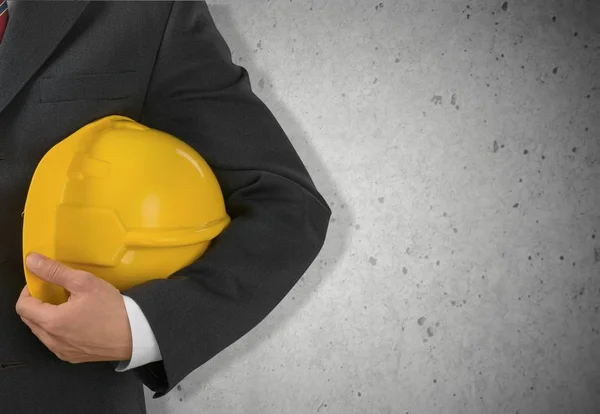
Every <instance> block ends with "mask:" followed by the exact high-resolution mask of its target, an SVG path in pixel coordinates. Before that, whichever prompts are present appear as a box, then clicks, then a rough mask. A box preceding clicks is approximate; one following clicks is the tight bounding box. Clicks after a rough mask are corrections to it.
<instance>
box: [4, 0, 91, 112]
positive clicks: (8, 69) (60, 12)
mask: <svg viewBox="0 0 600 414" xmlns="http://www.w3.org/2000/svg"><path fill="white" fill-rule="evenodd" d="M88 3H89V2H88V1H57V2H55V1H41V2H30V1H15V2H14V3H12V4H11V9H10V14H9V23H8V27H7V31H6V33H5V35H4V39H3V40H2V45H0V113H1V112H2V111H4V109H5V108H6V107H7V106H8V104H9V103H10V102H11V101H12V100H13V99H14V97H15V96H16V95H17V93H18V92H19V91H20V90H21V89H22V88H23V86H25V84H26V83H27V82H28V81H29V80H30V79H31V77H32V76H33V75H34V74H35V73H36V71H37V70H38V69H39V68H40V67H41V66H42V64H43V63H44V62H45V61H46V60H47V59H48V58H49V57H50V55H51V54H52V52H53V51H54V49H55V48H56V47H57V46H58V44H59V43H60V41H61V40H62V39H63V38H64V37H65V35H66V34H67V32H68V31H69V29H71V27H72V26H73V24H75V22H76V21H77V19H78V18H79V16H80V15H81V13H82V12H83V10H84V9H85V7H86V6H87V4H88Z"/></svg>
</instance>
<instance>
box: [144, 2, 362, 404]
mask: <svg viewBox="0 0 600 414" xmlns="http://www.w3.org/2000/svg"><path fill="white" fill-rule="evenodd" d="M209 8H210V11H211V14H212V16H213V18H214V20H215V23H216V25H217V27H218V28H219V30H220V32H221V34H222V35H223V37H224V38H225V40H226V41H227V44H228V45H229V47H230V49H231V52H232V54H233V56H234V57H235V59H234V60H235V63H237V64H240V65H241V66H243V67H245V68H246V69H247V70H248V72H249V74H250V78H251V80H252V84H253V90H255V92H257V88H256V87H255V85H256V84H257V83H259V82H260V84H261V85H262V84H263V82H264V84H265V85H270V84H271V83H272V82H270V80H269V76H268V74H267V73H265V71H263V70H262V69H261V68H259V67H258V66H257V65H256V62H255V61H254V56H253V53H252V48H250V47H249V45H248V44H247V43H246V42H245V41H244V40H243V36H242V34H240V33H238V32H237V30H236V27H235V24H234V21H233V19H232V15H231V10H230V6H227V5H209ZM239 56H241V57H243V61H242V62H239V61H238V59H237V57H239ZM272 92H273V93H272V94H271V96H269V97H268V98H263V97H262V96H261V99H263V101H264V102H265V104H266V105H267V106H268V107H269V109H270V110H271V111H272V112H273V113H274V114H275V115H276V117H277V120H278V121H279V123H280V125H281V126H282V127H283V129H284V131H285V132H286V133H287V135H288V137H289V139H290V141H291V142H292V144H293V145H294V147H295V148H296V151H297V152H298V153H299V155H300V157H301V158H302V160H303V162H304V164H305V165H306V167H307V169H308V171H309V173H310V174H311V177H312V178H313V180H314V182H315V185H316V186H317V188H318V190H319V191H320V192H321V194H322V195H323V197H324V198H325V200H327V202H328V203H329V205H330V206H331V207H332V210H333V215H332V217H333V220H332V221H331V222H330V226H329V231H328V236H327V240H326V242H325V245H324V247H323V249H322V250H321V253H320V255H319V257H318V258H317V260H316V263H314V264H313V266H311V268H310V269H309V270H308V271H307V273H306V274H305V275H304V276H303V277H302V279H301V280H300V281H299V282H298V284H297V285H296V286H295V287H294V289H293V290H292V292H291V293H290V294H289V295H288V297H289V296H292V295H293V296H294V297H295V300H294V301H291V300H287V299H286V300H283V301H282V302H281V303H280V304H279V306H278V307H277V308H276V309H275V310H274V311H273V312H272V313H271V314H270V315H269V316H268V317H267V318H266V319H265V320H264V321H263V322H262V323H261V324H259V325H258V326H257V327H256V328H255V329H254V330H252V331H251V332H250V333H248V334H247V335H246V336H244V337H243V338H242V339H240V340H239V341H238V342H236V343H235V344H233V345H232V346H230V347H229V348H227V349H226V350H224V351H223V352H221V353H220V354H219V355H217V356H216V357H214V358H213V359H212V360H210V361H209V362H207V363H206V364H204V365H203V366H202V367H200V368H199V369H198V370H197V371H196V372H195V373H193V374H192V375H190V377H189V378H188V379H189V380H192V381H193V382H194V384H195V385H196V389H195V390H194V391H196V392H198V391H199V389H198V387H197V384H206V383H207V382H209V381H210V380H211V379H212V378H213V377H214V376H215V375H217V374H218V373H220V372H221V371H223V370H226V369H228V368H229V367H230V366H231V365H232V363H233V362H234V361H235V360H237V359H239V358H243V357H244V356H245V355H246V354H247V353H248V352H250V351H252V350H253V349H255V348H256V347H257V346H259V345H260V343H261V342H262V341H263V339H264V338H268V337H270V336H271V335H272V334H274V333H275V332H276V331H277V330H278V328H280V327H281V326H282V325H284V324H285V323H286V322H287V321H289V320H291V319H292V318H293V316H294V315H295V314H296V312H297V311H298V310H299V309H300V308H302V307H303V305H304V304H305V303H306V302H307V301H308V300H309V297H310V295H311V293H312V292H314V291H316V289H317V288H318V285H319V283H320V282H321V280H323V278H325V277H326V276H327V275H329V274H331V273H332V272H333V269H334V268H335V264H336V263H337V261H338V259H339V258H340V257H341V256H342V254H343V253H344V251H345V250H346V248H347V245H348V241H349V238H350V226H351V225H352V223H353V222H354V217H353V214H352V211H351V209H350V208H343V206H344V205H345V204H347V203H346V202H345V201H344V200H343V199H342V198H341V196H340V195H339V193H338V190H337V189H336V187H335V184H334V182H333V180H332V178H331V177H330V176H329V173H328V170H327V166H326V165H324V164H323V162H322V160H321V158H320V156H319V154H317V153H316V151H315V150H314V149H313V148H311V146H310V144H309V142H310V140H309V139H308V137H307V136H306V132H305V131H304V129H303V128H302V125H301V124H300V122H299V121H298V120H296V119H295V117H294V115H293V113H292V111H290V110H289V109H288V108H287V107H286V105H285V103H284V102H282V101H281V100H280V99H278V98H277V96H276V91H275V90H273V91H272ZM258 95H259V96H260V93H258ZM314 139H316V140H318V139H319V137H315V138H314ZM186 382H187V380H186ZM190 388H192V387H190ZM146 391H147V390H146ZM146 395H147V397H148V398H147V400H148V413H149V414H158V413H164V412H168V411H171V410H169V409H167V406H166V404H167V402H168V401H169V400H170V399H169V398H168V397H167V398H162V399H159V400H151V399H150V393H148V392H147V394H146ZM173 400H175V399H173Z"/></svg>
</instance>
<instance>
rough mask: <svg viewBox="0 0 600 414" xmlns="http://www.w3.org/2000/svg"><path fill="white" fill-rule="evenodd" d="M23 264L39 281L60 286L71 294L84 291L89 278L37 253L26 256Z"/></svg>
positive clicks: (83, 273)
mask: <svg viewBox="0 0 600 414" xmlns="http://www.w3.org/2000/svg"><path fill="white" fill-rule="evenodd" d="M25 263H26V265H27V267H28V268H29V270H31V271H32V272H33V273H34V274H35V275H36V276H37V277H39V278H40V279H42V280H45V281H46V282H49V283H53V284H55V285H58V286H62V287H63V288H65V289H66V290H68V291H69V292H71V293H77V292H81V291H83V290H85V286H86V282H87V281H88V280H89V277H90V276H91V275H90V274H89V273H86V272H80V271H77V270H75V269H71V268H70V267H67V266H65V265H63V264H62V263H60V262H57V261H56V260H52V259H50V258H48V257H45V256H42V255H41V254H38V253H30V254H29V255H27V259H26V261H25Z"/></svg>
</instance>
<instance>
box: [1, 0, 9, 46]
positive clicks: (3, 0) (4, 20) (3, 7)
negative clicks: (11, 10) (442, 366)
mask: <svg viewBox="0 0 600 414" xmlns="http://www.w3.org/2000/svg"><path fill="white" fill-rule="evenodd" d="M7 23H8V3H7V2H6V0H0V42H2V38H3V37H4V31H5V30H6V24H7Z"/></svg>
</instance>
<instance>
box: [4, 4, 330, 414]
mask: <svg viewBox="0 0 600 414" xmlns="http://www.w3.org/2000/svg"><path fill="white" fill-rule="evenodd" d="M14 6H15V7H13V8H12V9H11V13H10V20H9V26H8V30H7V32H6V35H5V38H4V41H3V42H2V44H0V201H1V205H0V229H1V232H2V233H1V237H0V328H1V332H0V412H2V413H6V414H17V413H18V414H29V413H44V414H53V413H86V414H93V413H102V414H106V413H112V414H114V413H126V414H134V413H141V412H144V401H143V393H142V387H141V384H142V382H143V383H145V384H146V385H147V386H148V387H149V388H150V389H152V390H153V391H154V392H156V394H155V396H162V395H164V394H165V393H167V392H169V391H170V390H171V389H172V388H173V387H174V386H175V385H177V384H178V383H179V382H180V381H181V380H182V379H183V378H184V377H185V376H186V375H188V374H189V373H190V372H191V371H193V370H194V369H196V368H198V367H199V366H201V365H202V364H203V363H205V362H206V361H207V360H209V359H210V358H212V357H213V356H214V355H216V354H217V353H219V352H220V351H221V350H223V349H224V348H226V347H227V346H229V345H230V344H232V343H233V342H234V341H236V340H237V339H239V338H240V337H241V336H243V335H244V334H246V333H247V332H248V331H249V330H250V329H252V328H253V327H254V326H256V325H257V324H258V323H259V322H260V321H261V320H262V319H263V318H264V317H265V316H266V315H267V314H268V313H269V312H270V311H271V310H272V309H273V308H274V307H275V306H276V305H277V304H278V303H279V301H280V300H281V299H282V298H283V297H284V296H285V295H286V294H287V293H288V292H289V290H290V289H291V288H292V286H293V285H294V284H295V283H296V282H297V280H298V279H299V278H300V277H301V275H302V274H303V273H304V272H305V271H306V269H307V268H308V266H309V265H310V264H311V262H312V261H313V260H314V258H315V257H316V255H317V253H318V252H319V250H320V249H321V247H322V244H323V241H324V237H325V234H326V230H327V225H328V222H329V217H330V210H329V208H328V206H327V204H326V202H325V201H324V200H323V198H322V197H321V196H320V195H319V193H318V192H317V190H316V189H315V186H314V185H313V182H312V181H311V179H310V177H309V175H308V173H307V171H306V169H305V167H304V165H303V163H302V162H301V160H300V159H299V157H298V155H297V154H296V152H295V151H294V149H293V147H292V145H291V144H290V142H289V141H288V139H287V137H286V135H285V134H284V132H283V131H282V129H281V128H280V126H279V125H278V123H277V121H276V120H275V119H274V118H273V116H272V114H271V113H270V112H269V110H268V109H267V108H266V107H265V105H264V104H263V103H262V102H261V101H260V100H259V99H258V98H257V97H256V96H255V95H254V94H253V92H252V91H251V89H250V83H249V80H248V73H247V72H246V71H245V70H244V69H243V68H241V67H239V66H236V65H234V64H233V63H232V61H231V56H230V51H229V49H228V47H227V45H226V44H225V42H224V41H223V39H222V37H221V36H220V34H219V33H218V31H217V29H216V27H215V25H214V23H213V21H212V19H211V16H210V15H209V12H208V8H207V6H206V4H204V3H197V2H194V3H192V2H181V3H175V4H173V3H171V2H111V3H105V2H84V1H78V2H72V3H62V2H39V3H33V2H24V3H19V4H14ZM110 114H121V115H125V116H129V117H131V118H133V119H135V120H138V121H140V122H141V123H143V124H146V125H148V126H150V127H153V128H157V129H160V130H163V131H166V132H169V133H171V134H173V135H175V136H177V137H179V138H181V139H183V140H185V141H186V142H187V143H189V144H190V145H192V146H193V147H194V148H196V149H197V150H198V152H200V153H201V154H202V155H203V156H204V157H205V158H206V160H207V161H208V162H209V164H210V165H211V166H212V167H213V168H214V171H215V173H216V175H217V178H218V179H219V181H220V183H221V186H222V189H223V192H224V195H225V198H226V204H227V209H228V212H229V214H230V215H231V216H232V218H233V221H232V224H231V225H230V226H229V228H228V229H227V230H226V231H225V232H224V233H223V234H222V235H221V236H220V237H219V238H218V240H217V241H216V242H215V243H214V244H213V245H212V247H211V248H210V249H209V250H208V251H207V253H206V254H205V255H204V256H203V257H202V258H201V259H200V260H199V261H198V262H196V263H195V264H193V265H192V266H190V267H188V268H185V269H183V270H181V271H180V272H178V273H177V274H176V275H174V277H172V278H170V279H168V280H160V281H153V282H150V283H146V284H144V285H141V286H139V287H136V288H134V289H131V290H130V291H127V292H124V293H125V294H127V295H129V296H130V297H132V298H133V299H134V300H135V301H136V302H137V303H138V304H139V305H140V307H141V308H142V310H143V311H144V313H145V315H146V317H147V318H148V320H149V322H150V324H151V326H152V328H153V330H154V333H155V335H156V338H157V340H158V343H159V345H160V349H161V352H162V355H163V357H164V361H163V362H160V363H154V364H149V365H148V366H145V367H142V368H139V369H136V370H135V371H132V372H126V373H117V372H115V371H114V365H113V364H110V363H94V364H80V365H71V364H68V363H65V362H62V361H60V360H59V359H58V358H56V357H55V356H54V355H53V354H51V353H50V352H49V351H48V350H47V349H46V348H45V347H44V346H43V345H42V344H41V343H40V342H39V341H38V340H37V338H35V337H34V336H33V334H32V333H31V332H30V331H29V329H28V328H27V327H26V326H25V325H24V324H23V323H22V322H21V321H20V319H19V318H18V317H17V315H16V313H15V310H14V305H15V302H16V300H17V297H18V295H19V292H20V290H21V289H22V287H23V286H24V283H25V281H24V276H23V270H22V259H21V230H22V227H21V226H22V218H21V212H22V211H23V206H24V202H25V198H26V194H27V189H28V185H29V182H30V179H31V177H32V174H33V171H34V169H35V167H36V165H37V163H38V162H39V160H40V159H41V157H42V156H43V155H44V154H45V152H46V151H47V150H49V149H50V148H51V147H52V146H53V145H54V144H56V143H57V142H59V141H60V140H61V139H63V138H65V137H67V136H68V135H70V134H71V133H73V132H74V131H76V130H77V129H79V128H80V127H81V126H83V125H84V124H86V123H89V122H91V121H93V120H95V119H97V118H100V117H103V116H106V115H110ZM165 173H166V174H168V171H166V172H165ZM232 392H235V391H234V390H232Z"/></svg>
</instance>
